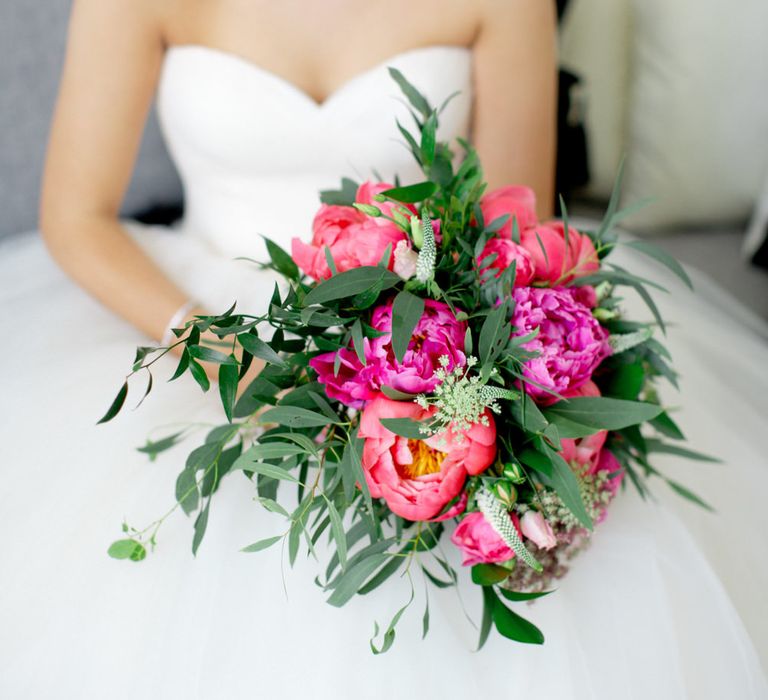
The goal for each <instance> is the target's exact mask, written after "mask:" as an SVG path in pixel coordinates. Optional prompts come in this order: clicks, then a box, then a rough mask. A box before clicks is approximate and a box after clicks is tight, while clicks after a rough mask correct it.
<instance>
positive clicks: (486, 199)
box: [480, 185, 538, 239]
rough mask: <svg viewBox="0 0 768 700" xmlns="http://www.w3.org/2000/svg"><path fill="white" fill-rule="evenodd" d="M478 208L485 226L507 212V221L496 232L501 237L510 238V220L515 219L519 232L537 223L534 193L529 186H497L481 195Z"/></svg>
mask: <svg viewBox="0 0 768 700" xmlns="http://www.w3.org/2000/svg"><path fill="white" fill-rule="evenodd" d="M480 210H481V211H482V212H483V219H485V225H486V226H487V225H488V224H490V223H491V222H492V221H494V220H495V219H498V218H499V217H501V216H504V215H505V214H509V219H508V221H507V222H506V223H505V224H504V226H502V227H501V229H500V230H499V232H498V235H499V237H501V238H510V239H511V238H512V222H513V220H515V219H517V228H518V230H519V231H520V232H521V233H522V232H523V231H525V230H526V229H528V228H531V227H532V226H535V225H536V224H537V223H538V219H537V218H536V195H535V194H534V192H533V190H532V189H531V188H530V187H522V186H518V185H510V186H508V187H499V188H498V189H496V190H493V191H492V192H489V193H488V194H486V195H484V196H483V197H482V199H481V200H480Z"/></svg>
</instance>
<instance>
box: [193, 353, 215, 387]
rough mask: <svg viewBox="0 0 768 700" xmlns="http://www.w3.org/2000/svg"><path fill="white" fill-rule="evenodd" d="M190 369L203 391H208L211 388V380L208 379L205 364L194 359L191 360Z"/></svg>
mask: <svg viewBox="0 0 768 700" xmlns="http://www.w3.org/2000/svg"><path fill="white" fill-rule="evenodd" d="M189 371H190V372H192V376H193V377H194V378H195V381H196V382H197V383H198V384H199V385H200V388H201V389H202V390H203V391H208V389H210V388H211V382H210V380H209V379H208V375H207V374H206V373H205V370H204V369H203V366H202V365H201V364H199V363H197V362H195V361H194V360H190V361H189Z"/></svg>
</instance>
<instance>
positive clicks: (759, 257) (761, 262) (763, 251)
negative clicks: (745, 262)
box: [751, 223, 768, 270]
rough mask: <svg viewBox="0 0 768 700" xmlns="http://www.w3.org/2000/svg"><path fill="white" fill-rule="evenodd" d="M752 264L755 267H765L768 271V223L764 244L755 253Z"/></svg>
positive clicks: (767, 224)
mask: <svg viewBox="0 0 768 700" xmlns="http://www.w3.org/2000/svg"><path fill="white" fill-rule="evenodd" d="M751 262H752V264H753V265H757V266H758V267H764V268H765V269H766V270H768V223H766V229H765V232H764V237H763V242H762V244H761V245H760V247H759V248H758V249H757V251H755V254H754V255H753V256H752V260H751Z"/></svg>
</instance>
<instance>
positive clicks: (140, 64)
mask: <svg viewBox="0 0 768 700" xmlns="http://www.w3.org/2000/svg"><path fill="white" fill-rule="evenodd" d="M163 5H164V2H163V0H76V1H75V3H74V7H73V11H72V16H71V20H70V29H69V31H70V33H69V41H68V48H67V55H66V61H65V65H64V71H63V75H62V80H61V86H60V91H59V97H58V102H57V105H56V111H55V114H54V119H53V124H52V128H51V133H50V138H49V144H48V154H47V161H46V168H45V174H44V178H43V188H42V194H41V203H40V229H41V231H42V233H43V236H44V238H45V242H46V244H47V246H48V248H49V250H50V252H51V254H52V255H53V257H54V258H55V259H56V260H57V262H58V263H59V265H60V266H61V267H62V268H63V269H64V270H65V271H66V272H67V273H68V274H69V275H70V276H71V277H72V278H74V279H75V280H76V281H77V282H78V283H79V284H80V285H81V286H82V287H84V288H85V289H86V290H87V291H88V292H90V293H91V294H92V295H93V296H95V297H96V298H97V299H99V300H100V301H101V302H103V303H104V304H105V305H106V306H108V307H109V308H110V309H112V310H113V311H114V312H115V313H117V314H119V315H120V316H122V317H123V318H125V319H127V320H128V321H129V322H130V323H132V324H133V325H134V326H136V327H137V328H139V329H140V330H142V331H143V332H144V333H146V334H147V335H148V336H149V337H150V338H154V339H159V338H160V337H161V336H162V335H163V331H164V329H165V327H166V324H167V323H168V321H169V319H170V318H171V317H172V316H173V315H174V312H175V311H176V310H177V309H179V308H180V307H181V306H182V305H183V304H184V303H185V301H186V295H185V294H184V292H182V291H181V290H180V289H179V288H178V287H177V286H176V285H175V284H173V283H172V282H171V281H170V280H169V279H168V278H167V277H166V276H165V275H164V274H163V273H162V272H161V270H160V269H159V268H158V267H157V266H156V265H155V264H154V263H153V262H152V260H150V259H149V258H148V257H147V256H146V255H145V254H144V252H143V251H142V250H141V249H140V248H139V247H138V245H137V244H136V243H134V242H133V240H132V239H131V238H130V236H129V235H128V234H127V232H126V231H125V230H124V229H123V227H122V226H121V225H120V223H119V221H118V212H119V208H120V204H121V200H122V197H123V193H124V191H125V188H126V186H127V184H128V180H129V178H130V175H131V171H132V168H133V163H134V160H135V157H136V152H137V149H138V144H139V141H140V138H141V132H142V129H143V126H144V122H145V120H146V115H147V111H148V108H149V105H150V102H151V100H152V97H153V94H154V91H155V87H156V84H157V80H158V76H159V71H160V67H161V64H162V59H163V53H164V41H163V36H162V31H161V27H162V22H161V11H162V7H163Z"/></svg>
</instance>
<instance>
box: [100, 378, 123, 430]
mask: <svg viewBox="0 0 768 700" xmlns="http://www.w3.org/2000/svg"><path fill="white" fill-rule="evenodd" d="M126 396H128V382H127V381H126V382H125V383H124V384H123V386H121V387H120V391H118V392H117V396H115V398H114V400H113V401H112V405H111V406H110V407H109V408H108V409H107V412H106V413H105V414H104V415H103V416H102V417H101V419H100V420H99V421H98V423H97V425H99V424H100V423H107V422H108V421H111V420H112V419H113V418H114V417H115V416H116V415H117V414H118V413H120V409H121V408H122V407H123V404H124V403H125V397H126Z"/></svg>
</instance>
